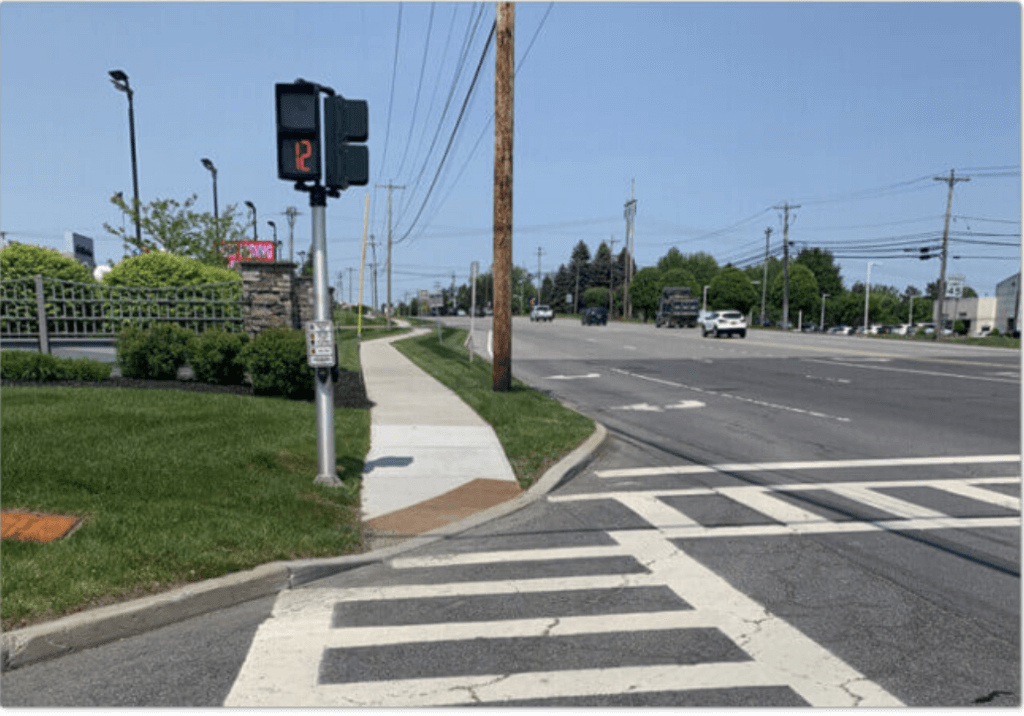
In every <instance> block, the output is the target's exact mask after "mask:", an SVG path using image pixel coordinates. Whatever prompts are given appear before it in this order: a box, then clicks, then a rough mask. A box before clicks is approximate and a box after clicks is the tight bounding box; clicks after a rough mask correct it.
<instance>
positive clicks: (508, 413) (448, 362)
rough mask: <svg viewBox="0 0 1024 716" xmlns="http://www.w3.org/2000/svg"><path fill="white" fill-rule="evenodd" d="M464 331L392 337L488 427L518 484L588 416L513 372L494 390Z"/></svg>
mask: <svg viewBox="0 0 1024 716" xmlns="http://www.w3.org/2000/svg"><path fill="white" fill-rule="evenodd" d="M466 335H467V333H466V331H464V330H461V329H454V328H442V329H441V338H440V340H439V339H438V334H437V332H436V331H434V330H432V331H431V332H430V333H429V334H427V335H424V336H420V337H418V338H409V339H405V340H401V341H397V342H396V343H395V347H396V348H398V350H400V351H401V352H402V353H403V354H404V355H405V356H406V357H408V358H409V359H410V360H412V361H413V362H414V363H416V364H417V365H418V366H419V367H420V368H422V369H423V370H425V371H426V372H427V373H429V374H430V375H432V376H433V377H434V378H436V379H437V380H438V381H440V382H441V383H443V384H444V385H446V386H448V388H450V389H451V390H452V391H454V392H455V393H456V394H457V395H458V396H459V397H460V398H462V400H463V401H464V402H465V403H466V404H467V405H469V407H471V408H472V409H473V410H475V411H476V412H477V413H478V414H479V415H480V417H482V418H483V419H484V420H486V421H487V422H488V423H490V424H491V425H492V426H493V427H494V432H495V433H497V435H498V440H500V441H501V445H502V447H503V448H504V449H505V454H506V455H507V456H508V459H509V462H510V463H511V464H512V469H513V470H514V471H515V474H516V478H517V479H518V480H519V484H520V485H522V487H523V488H524V489H526V488H528V487H529V486H530V485H532V484H533V483H534V482H535V481H536V480H537V479H538V478H539V477H540V476H541V475H543V474H544V472H545V471H546V470H547V469H548V468H549V467H551V466H552V465H554V464H555V463H556V462H558V461H559V460H560V459H562V457H564V456H565V455H566V454H567V453H568V452H570V451H571V450H573V449H574V448H575V447H576V446H578V445H579V444H580V443H582V442H583V441H584V440H586V439H587V438H588V437H589V436H590V434H591V433H593V432H594V421H593V420H591V419H590V418H587V417H584V416H582V415H580V414H579V413H576V412H574V411H572V410H569V409H568V408H566V407H563V406H562V405H561V404H560V403H559V402H558V401H556V400H553V399H551V398H548V397H547V396H545V395H544V394H543V393H540V392H538V391H536V390H533V389H532V388H529V387H528V386H526V385H525V384H524V383H522V382H521V381H519V380H516V379H515V378H514V377H513V380H512V390H510V391H509V392H507V393H496V392H494V390H493V389H492V386H493V370H492V367H491V364H490V363H488V362H487V361H485V360H483V359H482V358H480V357H479V356H476V357H474V359H473V362H472V363H470V362H469V350H468V349H467V348H466V347H465V345H464V344H465V340H466Z"/></svg>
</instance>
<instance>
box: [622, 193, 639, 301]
mask: <svg viewBox="0 0 1024 716" xmlns="http://www.w3.org/2000/svg"><path fill="white" fill-rule="evenodd" d="M635 188H636V181H635V180H634V181H633V182H631V183H630V185H629V201H627V202H626V281H625V283H624V284H623V285H622V312H623V316H624V317H625V318H627V319H628V318H632V317H633V301H632V299H631V298H630V296H629V287H630V285H631V284H632V283H633V254H634V253H636V247H635V246H634V245H633V218H634V217H635V216H636V194H635V192H634V190H635Z"/></svg>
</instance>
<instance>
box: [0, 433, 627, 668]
mask: <svg viewBox="0 0 1024 716" xmlns="http://www.w3.org/2000/svg"><path fill="white" fill-rule="evenodd" d="M595 425H596V429H595V430H594V432H593V433H592V434H591V436H590V437H589V438H587V440H586V441H584V442H583V444H582V445H580V446H579V447H578V448H576V449H575V450H573V451H572V452H571V453H569V454H568V455H566V456H565V457H564V458H562V460H560V461H559V462H558V463H557V464H555V465H554V466H553V467H552V468H551V469H549V470H548V471H547V472H545V473H544V475H543V477H541V479H540V480H538V481H537V482H536V483H535V484H534V485H533V486H532V487H531V488H530V489H529V490H528V491H527V492H525V493H523V494H522V495H520V496H519V497H516V498H514V499H512V500H509V501H508V502H504V503H502V504H500V505H495V506H494V507H491V508H489V509H487V510H484V511H482V512H478V513H476V514H475V515H471V516H470V517H467V518H465V519H463V520H460V521H459V522H454V523H452V524H449V525H445V526H444V527H439V528H437V529H435V530H431V531H430V532H425V533H423V534H422V535H419V536H417V537H413V538H410V539H408V540H406V541H404V542H402V543H400V544H397V545H394V546H391V547H386V548H383V549H377V550H374V551H371V552H366V553H363V554H356V555H348V556H345V557H328V558H323V559H308V560H295V561H291V562H270V563H269V564H264V565H261V566H259V567H256V568H254V569H251V570H248V571H245V572H235V573H233V574H228V575H225V576H223V577H218V578H216V579H209V580H206V581H203V582H197V583H195V584H189V585H186V586H184V587H180V588H178V589H174V590H171V591H170V592H165V593H163V594H155V595H153V596H149V597H143V598H142V599H135V600H132V601H130V602H123V603H120V604H112V605H110V606H107V607H100V608H98V609H91V610H89V611H87V612H81V613H79V614H73V615H71V616H67V617H62V618H60V619H56V620H54V621H52V622H45V623H42V624H35V625H33V626H30V627H26V628H24V629H18V630H15V631H11V632H6V633H4V634H3V635H2V645H0V671H11V670H13V669H17V668H19V667H22V666H27V665H29V664H34V663H37V662H40V661H46V660H48V659H55V658H57V657H59V656H65V655H67V654H71V653H74V652H77V651H82V650H84V649H91V648H93V647H97V646H102V645H103V644H108V643H110V642H113V641H117V640H118V639H124V638H126V637H130V636H136V635H138V634H143V633H146V632H149V631H153V630H155V629H159V628H160V627H164V626H167V625H169V624H174V623H176V622H180V621H184V620H186V619H190V618H191V617H195V616H199V615H201V614H206V613H208V612H212V611H216V610H218V609H224V608H226V607H231V606H234V605H236V604H241V603H243V602H247V601H250V600H252V599H258V598H260V597H264V596H268V595H271V594H276V593H278V592H281V591H283V590H285V589H295V588H296V587H301V586H303V585H305V584H309V583H311V582H315V581H317V580H320V579H325V578H327V577H331V576H333V575H336V574H339V573H341V572H345V571H348V570H350V569H355V568H356V567H362V566H365V565H369V564H376V563H379V562H383V561H384V560H386V559H390V558H391V557H393V556H395V555H398V554H400V553H402V552H406V551H409V550H412V549H416V548H417V547H422V546H423V545H426V544H430V543H431V542H435V541H437V540H440V539H443V538H445V537H449V536H452V535H455V534H458V533H460V532H464V531H466V530H469V529H472V528H474V527H477V526H479V525H481V524H484V523H485V522H489V521H491V520H494V519H496V518H498V517H503V516H504V515H508V514H511V513H513V512H516V511H517V510H520V509H522V508H524V507H526V506H527V505H529V504H530V503H532V502H534V501H536V500H538V499H540V498H541V497H543V496H544V495H546V494H547V493H549V492H551V491H552V490H554V489H555V488H557V487H558V486H559V485H561V484H563V483H565V482H566V481H568V480H570V479H571V478H572V477H574V476H575V475H576V474H578V473H579V472H580V471H582V470H583V469H584V468H585V467H586V466H587V465H588V464H589V463H590V462H591V461H592V460H593V459H594V457H596V456H597V454H598V452H599V450H600V449H601V447H602V446H603V445H604V443H605V440H606V439H607V436H608V432H607V431H606V430H605V428H604V426H603V425H601V424H600V423H597V422H595Z"/></svg>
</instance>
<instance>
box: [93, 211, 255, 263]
mask: <svg viewBox="0 0 1024 716" xmlns="http://www.w3.org/2000/svg"><path fill="white" fill-rule="evenodd" d="M197 198H198V197H197V195H196V194H193V195H192V196H190V197H189V198H188V199H186V200H185V201H184V202H183V203H179V202H178V201H176V200H174V199H157V200H155V201H152V202H150V203H149V204H147V205H145V206H143V207H142V208H141V211H140V212H139V214H140V225H141V228H142V241H141V242H140V241H139V240H138V239H137V238H136V236H135V212H134V210H133V208H132V207H130V206H129V205H128V202H127V201H125V199H124V197H123V196H122V195H121V194H115V195H114V196H113V197H111V199H110V203H112V204H113V205H114V206H116V207H117V208H118V209H120V210H121V211H122V213H124V215H125V219H126V221H125V225H124V227H114V226H111V225H110V224H104V225H103V228H104V229H106V230H107V231H108V232H109V233H111V234H113V235H114V236H116V237H118V238H119V239H121V241H122V242H124V243H126V244H128V245H129V246H132V247H134V248H135V250H136V252H138V253H149V252H151V251H165V252H167V253H171V254H177V255H179V256H187V257H190V258H194V259H198V260H200V261H202V262H203V263H207V264H211V265H214V266H227V261H228V255H230V254H234V253H236V251H235V250H234V248H233V247H232V248H231V249H228V248H225V246H224V245H225V244H229V245H230V244H233V243H235V242H238V241H244V240H246V239H247V238H248V237H247V236H246V232H245V228H246V227H245V225H242V224H237V223H236V221H235V212H236V211H237V206H236V205H235V204H229V205H228V206H227V208H226V209H224V211H223V212H221V214H220V216H219V217H218V218H217V219H216V220H215V219H214V217H213V215H212V214H209V213H200V212H196V211H193V210H192V206H193V205H194V204H195V203H196V200H197ZM133 204H134V202H133Z"/></svg>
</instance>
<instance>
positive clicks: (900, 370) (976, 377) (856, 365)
mask: <svg viewBox="0 0 1024 716" xmlns="http://www.w3.org/2000/svg"><path fill="white" fill-rule="evenodd" d="M804 360H806V361H807V362H808V363H824V364H826V365H845V366H849V367H851V368H866V369H868V370H887V371H890V372H893V373H916V374H918V375H934V376H939V377H942V378H961V379H963V380H987V381H991V382H994V383H1019V382H1020V378H1019V377H1017V379H1016V380H1009V379H1005V378H992V377H990V376H984V375H961V374H959V373H940V372H938V371H934V370H915V369H913V368H891V367H883V366H880V365H864V364H863V363H847V362H845V361H839V360H819V359H817V358H805V359H804Z"/></svg>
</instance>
